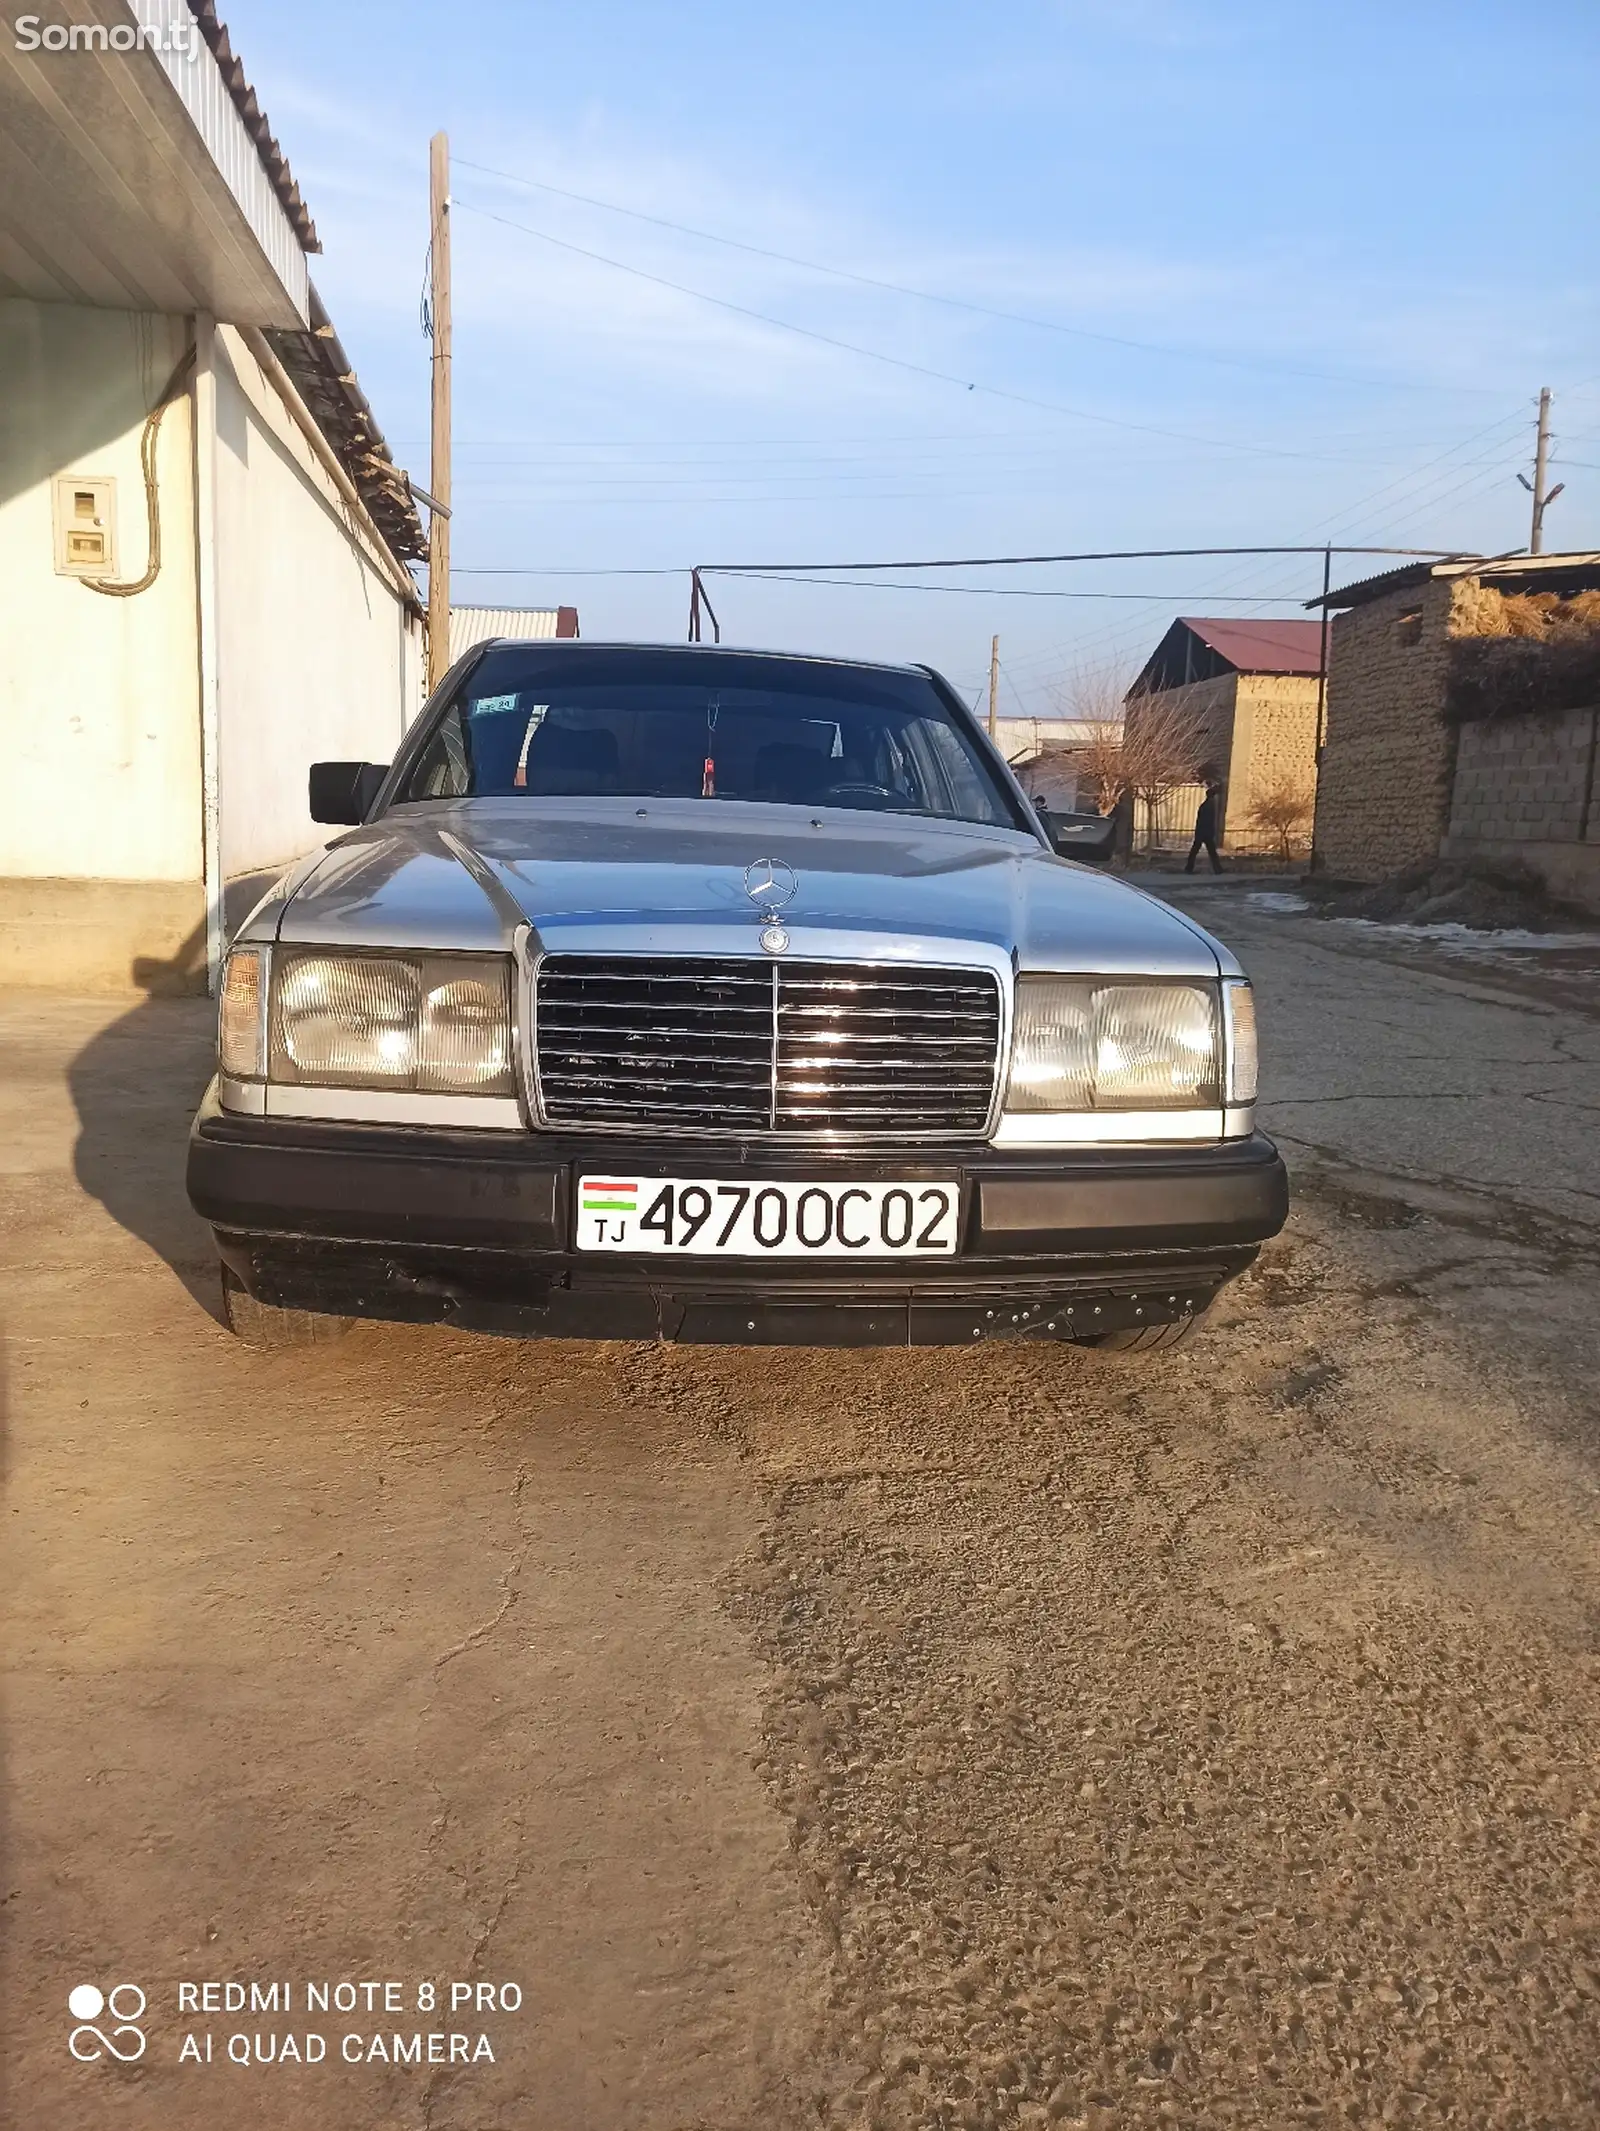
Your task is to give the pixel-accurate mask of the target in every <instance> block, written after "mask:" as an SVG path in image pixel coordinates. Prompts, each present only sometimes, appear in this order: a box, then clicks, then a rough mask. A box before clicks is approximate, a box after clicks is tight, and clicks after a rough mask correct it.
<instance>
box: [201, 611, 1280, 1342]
mask: <svg viewBox="0 0 1600 2131" xmlns="http://www.w3.org/2000/svg"><path fill="white" fill-rule="evenodd" d="M311 788H312V794H313V800H314V811H315V812H316V813H317V815H318V818H320V819H322V820H324V821H327V822H330V823H339V824H344V825H347V827H348V831H349V833H347V834H345V835H343V836H341V837H339V838H338V839H337V840H336V841H335V842H334V843H333V844H332V845H331V846H330V847H329V849H328V850H326V851H325V852H319V853H317V854H315V855H314V856H313V857H311V858H310V859H308V860H307V861H305V862H304V863H303V864H302V865H301V866H300V867H298V868H297V869H296V870H295V871H294V872H293V873H292V874H290V875H289V876H288V877H286V878H285V880H284V881H283V882H281V883H280V884H279V886H278V887H277V888H275V889H274V890H273V892H272V893H271V894H270V895H269V896H268V897H267V898H266V900H265V901H264V902H263V903H262V904H261V905H260V907H259V908H258V909H257V910H256V911H255V913H254V914H253V916H252V917H251V918H250V919H249V920H248V921H247V923H246V924H245V926H244V927H243V929H242V931H241V932H240V934H239V936H238V938H237V940H236V941H235V942H234V945H233V947H232V950H231V952H230V955H229V957H228V962H227V966H226V971H225V976H224V981H223V985H222V995H221V1004H220V1016H219V1047H218V1070H217V1077H216V1079H215V1081H214V1082H213V1084H212V1086H211V1088H210V1090H209V1092H208V1093H207V1096H206V1098H205V1102H204V1104H203V1106H202V1108H201V1110H200V1113H199V1116H198V1117H197V1119H196V1121H195V1125H194V1130H193V1134H192V1137H191V1144H190V1157H189V1191H190V1196H191V1199H192V1201H193V1203H194V1205H195V1207H196V1208H197V1210H198V1211H199V1212H200V1213H201V1214H202V1215H203V1216H204V1218H205V1219H206V1220H208V1221H209V1222H210V1223H211V1224H212V1226H213V1229H214V1231H215V1234H216V1239H217V1247H218V1251H219V1253H220V1257H221V1270H222V1280H223V1285H224V1291H225V1296H226V1302H227V1311H228V1316H229V1320H230V1322H231V1323H232V1325H233V1327H234V1329H235V1330H236V1331H238V1332H240V1333H241V1334H243V1335H244V1336H246V1337H250V1338H260V1339H272V1340H277V1339H286V1338H299V1337H308V1336H315V1335H316V1334H317V1333H318V1332H319V1331H325V1330H327V1329H329V1328H330V1327H331V1326H333V1325H335V1324H336V1322H337V1321H338V1320H345V1319H350V1318H359V1317H377V1318H398V1319H410V1320H422V1321H429V1322H443V1323H452V1324H459V1325H464V1326H469V1327H475V1328H477V1329H480V1330H484V1331H494V1332H506V1333H512V1334H520V1335H533V1334H540V1333H552V1334H564V1335H578V1336H584V1337H593V1338H606V1339H647V1338H649V1339H653V1338H666V1339H681V1340H703V1341H718V1342H734V1343H745V1342H748V1343H757V1342H766V1343H783V1342H789V1341H792V1342H800V1343H807V1344H818V1345H855V1344H905V1343H907V1342H911V1343H923V1342H927V1343H956V1344H960V1345H970V1344H974V1343H982V1342H984V1341H987V1340H993V1339H1017V1338H1033V1339H1038V1338H1044V1339H1056V1340H1064V1341H1076V1342H1079V1343H1081V1344H1087V1345H1098V1346H1107V1345H1120V1346H1135V1347H1143V1346H1157V1345H1165V1344H1168V1343H1170V1342H1171V1341H1173V1340H1175V1339H1177V1338H1179V1337H1181V1336H1182V1335H1183V1334H1185V1333H1186V1332H1187V1331H1188V1330H1189V1329H1190V1327H1191V1326H1192V1325H1193V1324H1194V1323H1195V1322H1196V1321H1197V1320H1198V1318H1199V1317H1200V1316H1201V1314H1202V1313H1203V1312H1204V1310H1205V1309H1206V1307H1207V1305H1208V1304H1209V1303H1210V1302H1211V1300H1212V1298H1213V1297H1214V1296H1215V1294H1216V1293H1217V1291H1218V1289H1219V1288H1220V1287H1221V1286H1222V1285H1223V1284H1224V1282H1226V1281H1228V1280H1230V1279H1231V1278H1233V1277H1234V1276H1235V1275H1236V1274H1237V1273H1239V1272H1240V1271H1242V1270H1243V1268H1244V1267H1245V1266H1247V1265H1248V1264H1249V1263H1250V1261H1251V1260H1252V1259H1253V1258H1254V1256H1255V1254H1256V1251H1257V1249H1258V1247H1259V1245H1260V1244H1261V1242H1262V1241H1263V1239H1264V1238H1266V1237H1268V1236H1271V1235H1273V1234H1275V1233H1276V1232H1277V1230H1278V1229H1279V1228H1280V1227H1281V1226H1282V1224H1283V1221H1284V1218H1285V1213H1286V1210H1287V1186H1286V1183H1285V1177H1284V1169H1283V1164H1282V1162H1281V1161H1280V1159H1279V1157H1278V1155H1277V1152H1276V1150H1275V1149H1274V1148H1273V1146H1272V1144H1271V1143H1270V1141H1268V1140H1267V1139H1265V1138H1264V1137H1262V1135H1261V1134H1260V1133H1259V1132H1257V1130H1256V1129H1255V1112H1254V1103H1255V1093H1256V1045H1255V1021H1254V1011H1253V1006H1252V1001H1251V992H1250V987H1249V984H1248V983H1247V981H1246V979H1245V975H1244V972H1243V971H1242V969H1241V968H1240V967H1239V965H1238V963H1237V962H1236V961H1235V960H1234V958H1233V956H1232V955H1231V954H1230V953H1229V952H1228V950H1227V949H1226V948H1225V947H1223V946H1221V945H1219V944H1218V942H1217V941H1215V940H1213V939H1211V938H1210V937H1209V935H1207V934H1206V933H1205V932H1203V931H1202V930H1201V929H1200V928H1199V926H1197V925H1196V924H1194V923H1193V922H1192V921H1191V920H1189V919H1188V918H1186V917H1183V916H1180V915H1179V914H1178V913H1177V912H1176V911H1175V910H1172V909H1170V908H1168V907H1167V906H1166V905H1164V904H1161V903H1158V902H1156V901H1153V900H1152V899H1151V898H1149V897H1148V896H1145V895H1143V894H1141V893H1140V892H1139V891H1138V890H1136V889H1134V888H1132V887H1129V886H1127V885H1125V884H1123V883H1121V882H1118V881H1112V880H1107V879H1103V878H1098V877H1096V876H1095V875H1094V874H1092V873H1090V872H1088V871H1086V870H1084V869H1082V868H1080V867H1077V866H1072V865H1068V864H1065V863H1063V861H1062V860H1061V859H1060V858H1059V857H1057V856H1056V854H1055V853H1054V852H1053V851H1052V850H1051V849H1050V848H1049V845H1048V843H1047V841H1046V839H1045V836H1044V835H1043V833H1042V831H1041V828H1040V825H1039V822H1038V820H1037V819H1036V817H1035V815H1034V813H1033V811H1032V810H1031V808H1030V806H1029V804H1028V802H1027V800H1026V799H1025V798H1024V796H1023V794H1022V791H1021V789H1020V788H1019V787H1018V785H1017V783H1016V781H1015V779H1014V778H1013V777H1012V775H1011V773H1010V772H1009V770H1008V769H1007V768H1006V765H1005V763H1004V762H1003V760H1002V759H1001V758H1000V756H999V754H998V753H997V752H996V750H995V749H994V747H993V746H992V745H991V743H990V742H989V741H988V739H987V736H986V735H985V734H984V733H983V731H982V729H981V728H980V727H979V726H978V724H977V723H976V721H975V720H974V719H973V718H972V716H971V714H970V712H969V711H968V710H967V709H966V707H965V706H964V705H963V704H962V702H961V701H960V699H959V697H958V696H956V694H955V693H954V691H953V690H952V689H951V688H950V687H949V686H948V685H947V684H946V683H945V682H944V681H943V680H942V679H941V678H940V677H939V676H938V675H937V674H936V673H933V672H932V671H931V670H929V669H926V668H921V667H889V666H869V665H863V664H857V663H851V662H845V661H840V660H833V659H819V658H800V657H787V656H783V657H780V656H777V655H766V654H758V653H750V652H741V651H731V650H720V649H716V650H714V649H710V648H705V647H700V646H675V647H666V648H651V647H641V646H636V645H599V644H591V643H545V644H511V643H491V644H487V645H484V646H481V647H479V648H478V649H477V650H476V651H475V652H474V653H473V654H471V655H470V656H469V657H468V658H467V659H465V660H464V661H463V662H462V663H461V664H460V665H459V666H458V667H457V668H456V669H455V670H454V672H453V673H452V674H451V675H450V676H449V677H448V678H447V680H446V682H445V684H444V685H443V686H442V687H441V689H440V690H439V691H438V693H437V695H436V697H435V699H434V701H433V702H432V703H431V704H430V705H429V707H428V708H427V710H426V711H425V712H424V714H423V716H422V718H421V719H420V720H419V721H418V723H417V725H416V727H415V729H414V730H413V732H412V734H411V735H410V737H409V738H408V739H407V741H406V743H405V745H404V746H403V748H402V749H401V751H400V754H399V755H398V757H397V759H396V760H395V761H394V763H393V764H392V765H387V766H383V765H375V764H365V763H322V764H319V765H317V766H316V767H315V768H314V769H313V770H312V772H311Z"/></svg>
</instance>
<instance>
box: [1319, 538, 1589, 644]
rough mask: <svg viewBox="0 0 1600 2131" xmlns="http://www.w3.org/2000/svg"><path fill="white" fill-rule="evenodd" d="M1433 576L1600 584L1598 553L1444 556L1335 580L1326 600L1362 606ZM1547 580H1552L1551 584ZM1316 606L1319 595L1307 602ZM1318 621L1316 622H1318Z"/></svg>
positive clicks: (1565, 585) (1558, 585)
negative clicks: (1371, 574)
mask: <svg viewBox="0 0 1600 2131" xmlns="http://www.w3.org/2000/svg"><path fill="white" fill-rule="evenodd" d="M1435 577H1481V578H1487V579H1488V580H1489V582H1490V583H1492V584H1498V585H1504V584H1506V583H1507V582H1511V583H1517V582H1519V581H1521V580H1526V581H1527V582H1528V584H1529V585H1530V587H1532V586H1538V585H1544V586H1545V587H1546V588H1547V589H1556V590H1560V591H1567V592H1573V591H1584V590H1589V589H1591V588H1593V587H1594V586H1596V585H1600V554H1595V553H1594V552H1592V551H1589V550H1580V551H1578V552H1576V553H1572V554H1561V555H1523V554H1518V555H1449V556H1444V557H1441V559H1440V560H1439V561H1437V562H1408V563H1406V564H1405V565H1404V566H1403V567H1402V568H1401V569H1398V570H1383V571H1380V572H1379V574H1378V575H1377V576H1376V577H1362V578H1359V579H1357V581H1356V582H1355V583H1354V584H1348V585H1340V586H1339V587H1338V588H1337V589H1336V590H1334V591H1332V592H1330V593H1329V594H1328V605H1329V607H1330V608H1334V607H1364V606H1366V605H1367V604H1368V603H1369V602H1370V601H1372V600H1374V599H1382V598H1383V597H1384V595H1385V594H1386V593H1389V592H1401V591H1404V590H1406V589H1407V588H1408V587H1409V586H1411V585H1425V584H1427V583H1428V582H1429V580H1430V579H1432V578H1435ZM1552 580H1555V583H1554V585H1553V586H1552V582H1551V581H1552ZM1306 605H1307V606H1308V607H1320V606H1321V605H1322V595H1321V593H1320V592H1319V593H1318V594H1317V596H1316V598H1315V599H1308V600H1307V601H1306ZM1318 626H1320V625H1318Z"/></svg>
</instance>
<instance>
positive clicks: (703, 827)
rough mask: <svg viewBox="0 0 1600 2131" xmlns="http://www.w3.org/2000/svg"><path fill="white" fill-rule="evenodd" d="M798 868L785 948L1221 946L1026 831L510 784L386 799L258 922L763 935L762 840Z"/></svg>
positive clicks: (1220, 957) (433, 941)
mask: <svg viewBox="0 0 1600 2131" xmlns="http://www.w3.org/2000/svg"><path fill="white" fill-rule="evenodd" d="M768 858H770V859H782V860H784V861H786V862H787V864H788V865H789V866H791V867H792V868H793V869H794V872H795V876H796V880H797V884H798V885H797V888H796V892H795V894H794V896H793V898H792V900H791V901H790V902H789V903H788V905H787V906H786V907H785V908H784V910H783V912H782V922H783V925H784V927H785V928H786V930H787V932H788V935H789V950H788V951H789V952H791V953H793V954H795V955H804V954H811V955H820V956H827V957H837V956H845V957H848V956H852V955H866V954H868V953H881V954H884V955H888V956H891V957H894V958H900V957H907V958H909V959H924V960H926V959H929V958H930V953H929V951H930V949H932V950H934V951H935V953H938V952H950V953H952V954H958V953H959V951H960V949H961V946H962V945H963V943H966V944H968V945H970V946H971V947H972V948H973V949H974V950H976V951H980V952H981V958H982V959H984V960H985V961H990V960H994V959H997V958H1003V959H1006V960H1009V961H1011V962H1012V963H1013V966H1015V967H1017V968H1019V969H1034V970H1062V971H1073V970H1085V971H1096V972H1103V973H1105V974H1108V975H1118V974H1124V975H1150V976H1193V977H1215V976H1216V975H1217V973H1218V971H1219V969H1221V970H1222V971H1223V972H1225V973H1230V974H1231V973H1233V972H1234V971H1235V970H1236V969H1237V964H1236V963H1235V962H1234V960H1233V958H1232V956H1231V955H1229V954H1228V953H1227V951H1226V949H1223V948H1220V947H1219V946H1218V945H1217V943H1216V942H1214V941H1213V940H1212V939H1211V938H1210V937H1209V935H1207V934H1206V933H1204V932H1203V931H1202V930H1201V929H1200V928H1199V927H1198V926H1197V925H1194V924H1193V923H1191V922H1190V921H1189V920H1188V919H1187V918H1185V917H1182V916H1180V915H1179V913H1178V912H1176V911H1175V910H1172V909H1170V908H1169V907H1168V906H1167V905H1165V904H1163V903H1159V902H1157V901H1155V900H1154V898H1153V897H1150V896H1148V895H1145V894H1142V893H1141V892H1140V891H1139V890H1138V889H1135V888H1132V887H1130V886H1128V885H1127V883H1126V882H1124V881H1121V880H1117V879H1108V878H1106V877H1105V876H1104V875H1100V874H1096V873H1094V872H1091V871H1090V870H1089V869H1088V868H1086V867H1082V866H1076V865H1072V864H1071V863H1069V862H1068V861H1066V860H1064V859H1059V858H1056V857H1054V856H1052V855H1051V854H1050V853H1048V852H1046V851H1045V850H1043V849H1042V848H1041V847H1040V845H1039V844H1038V843H1037V842H1036V840H1035V839H1034V838H1033V837H1032V836H1031V835H1027V834H1025V833H1023V832H1021V831H1013V830H1007V829H987V828H982V827H978V826H975V825H973V824H971V823H968V822H948V821H930V820H922V819H908V818H907V817H905V816H903V815H893V814H867V813H850V812H845V811H843V810H840V809H823V810H820V811H817V810H813V809H808V808H803V807H780V806H769V805H760V804H754V803H745V802H740V801H729V800H698V801H696V800H653V801H649V802H646V803H644V804H640V803H639V802H637V801H633V800H629V801H618V800H606V799H560V800H548V799H537V798H520V797H519V798H516V799H508V800H492V799H475V800H465V801H453V802H441V801H434V802H429V803H427V804H425V805H417V806H407V807H401V808H397V809H395V810H394V811H392V812H391V813H389V814H387V815H385V816H384V817H383V818H382V819H381V820H379V821H377V822H373V823H371V824H369V825H368V826H367V827H365V828H362V829H357V830H355V831H353V832H352V833H351V834H350V835H348V836H345V837H342V838H340V840H339V841H338V842H337V843H336V844H334V845H332V846H331V847H330V848H329V849H328V851H327V852H326V853H325V854H323V855H322V856H321V858H320V860H318V861H315V862H311V863H309V864H307V865H306V866H305V867H303V868H302V869H300V870H299V871H298V872H297V874H296V875H293V876H290V877H289V878H288V879H286V881H285V882H284V883H283V885H282V887H281V889H280V890H279V891H278V893H277V894H276V895H275V896H274V897H272V898H269V899H268V902H267V903H266V904H264V905H263V906H262V908H261V910H260V911H259V912H258V913H257V916H256V918H255V920H253V922H252V926H251V928H250V929H251V931H252V933H253V934H255V935H256V936H258V937H259V936H261V934H262V933H263V932H264V931H266V932H270V931H272V930H274V929H275V930H276V932H277V936H278V937H279V938H281V939H283V940H285V941H302V942H306V943H312V942H315V943H317V944H321V945H325V946H351V947H357V946H360V947H391V948H404V947H413V948H416V947H420V948H436V949H452V948H455V949H480V950H494V949H504V948H508V947H509V946H510V945H511V943H512V941H513V939H514V937H515V936H516V934H517V933H518V931H520V929H521V928H522V927H523V926H524V925H527V926H529V927H531V928H532V932H533V935H534V944H535V946H537V947H543V948H545V949H546V950H550V951H557V950H569V951H571V950H577V951H584V950H586V951H590V952H593V951H605V950H607V949H612V950H615V951H618V952H634V953H658V954H659V953H672V952H679V953H699V954H709V953H741V954H749V953H753V952H756V951H757V932H758V929H759V925H760V922H761V920H760V915H759V913H758V911H757V909H756V907H755V905H754V904H753V903H752V901H751V899H750V897H749V896H748V895H747V893H746V890H745V870H746V868H747V867H748V866H750V865H751V864H752V862H753V861H755V860H758V859H768Z"/></svg>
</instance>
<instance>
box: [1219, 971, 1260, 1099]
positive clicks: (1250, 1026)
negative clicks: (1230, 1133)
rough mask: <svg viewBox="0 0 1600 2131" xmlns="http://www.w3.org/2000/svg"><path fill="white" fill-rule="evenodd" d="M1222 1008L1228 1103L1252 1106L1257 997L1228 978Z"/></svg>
mask: <svg viewBox="0 0 1600 2131" xmlns="http://www.w3.org/2000/svg"><path fill="white" fill-rule="evenodd" d="M1222 1006H1223V1013H1224V1016H1225V1018H1226V1021H1227V1035H1228V1101H1229V1102H1230V1103H1253V1102H1254V1101H1255V1099H1256V1082H1257V1079H1258V1077H1259V1071H1260V1053H1259V1046H1258V1045H1257V1042H1256V995H1255V993H1254V992H1253V991H1252V990H1251V989H1250V986H1249V984H1248V983H1247V982H1246V981H1245V979H1244V978H1243V977H1230V978H1229V979H1228V981H1227V982H1226V983H1225V984H1224V985H1223V987H1222Z"/></svg>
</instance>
